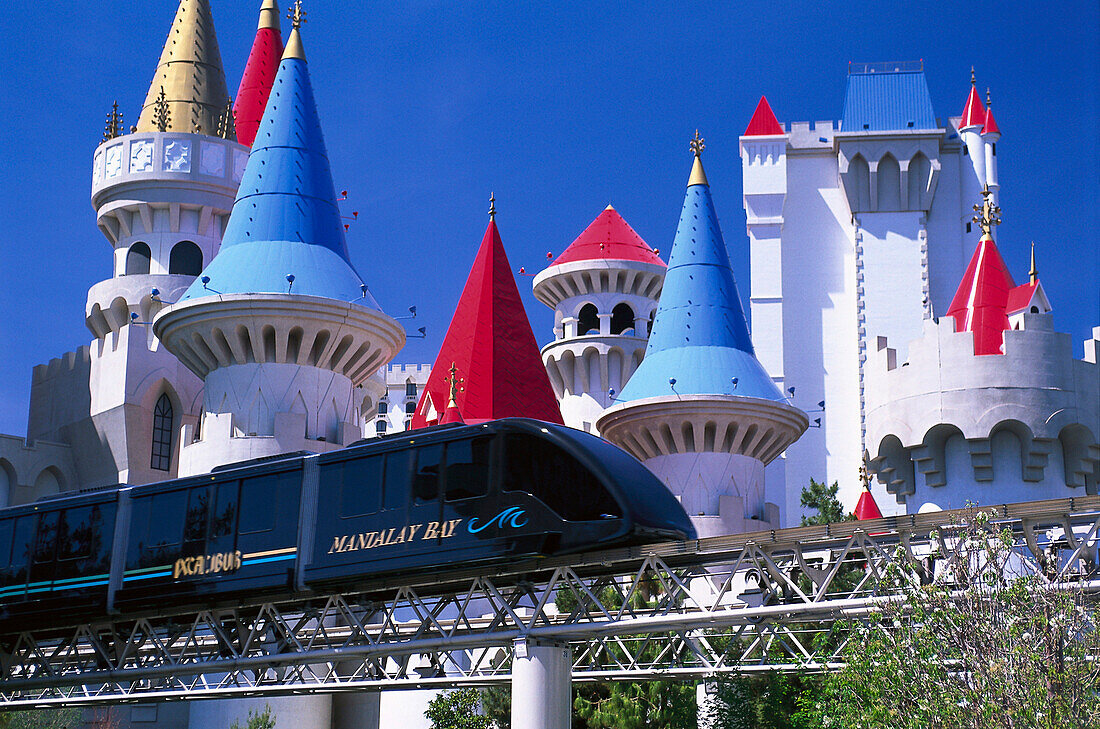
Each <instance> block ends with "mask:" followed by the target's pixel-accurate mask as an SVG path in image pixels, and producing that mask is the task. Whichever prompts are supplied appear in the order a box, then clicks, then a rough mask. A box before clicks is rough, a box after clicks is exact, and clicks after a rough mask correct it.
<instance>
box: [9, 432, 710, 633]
mask: <svg viewBox="0 0 1100 729" xmlns="http://www.w3.org/2000/svg"><path fill="white" fill-rule="evenodd" d="M694 537H695V530H694V529H693V527H692V525H691V521H690V520H689V519H688V517H687V514H685V513H684V510H683V508H682V507H681V506H680V504H679V502H678V501H676V499H675V498H674V497H673V496H672V495H671V493H669V491H668V490H667V489H666V488H665V486H664V485H663V484H662V483H661V482H660V481H659V480H658V479H657V478H656V477H655V476H654V475H653V474H652V473H650V472H649V471H648V470H647V469H646V468H645V467H644V466H643V465H642V464H641V463H639V462H638V461H637V460H636V459H634V458H633V457H632V456H630V455H629V454H627V453H626V452H624V451H622V450H620V449H618V448H616V447H615V446H613V445H611V444H610V443H607V442H606V441H604V440H601V439H600V438H597V437H595V436H592V435H589V434H587V433H583V432H580V431H577V430H573V429H570V428H565V427H562V426H557V425H551V424H548V423H542V422H539V421H535V420H526V419H520V418H509V419H505V420H497V421H492V422H489V423H484V424H480V425H468V426H465V425H463V426H440V427H435V428H428V429H425V430H420V431H414V432H408V433H403V434H401V435H399V436H396V435H395V436H391V437H388V438H382V439H376V440H370V441H362V442H361V443H359V444H356V445H353V446H350V447H348V448H345V449H343V450H339V451H334V452H331V453H326V454H322V455H315V454H305V453H300V454H288V455H286V456H279V457H274V458H270V459H259V460H258V461H256V462H248V463H246V464H240V465H235V466H230V467H225V468H221V469H217V470H215V472H213V473H210V474H205V475H202V476H195V477H191V478H182V479H177V480H174V481H167V482H164V483H157V484H149V485H147V486H138V487H123V488H120V489H117V490H113V489H112V490H105V491H100V492H96V493H91V494H82V495H78V496H72V497H55V498H51V499H49V500H44V501H40V502H37V503H34V504H28V505H25V506H18V507H13V508H9V509H4V510H2V511H0V634H11V633H13V632H17V631H20V630H26V629H41V628H49V627H62V626H66V625H72V624H74V623H76V622H84V621H94V620H96V619H103V618H106V617H107V616H108V615H118V614H138V613H142V612H148V611H150V610H158V611H159V610H171V608H172V607H173V606H175V607H180V608H185V607H188V606H195V605H215V604H232V602H233V601H236V600H240V599H242V598H244V597H247V598H248V599H250V600H251V599H255V598H256V597H257V596H265V597H266V596H270V597H272V598H275V597H280V596H291V595H294V594H303V593H308V592H309V591H312V590H334V589H338V590H348V591H353V590H355V589H356V586H357V585H358V584H360V583H362V582H364V581H365V580H367V579H374V578H377V577H380V576H386V575H390V574H402V575H408V574H410V573H421V574H424V573H432V572H446V571H449V570H454V569H455V568H456V567H460V566H472V565H477V564H492V563H494V562H511V561H514V560H515V559H517V558H525V557H534V556H540V555H542V556H548V555H554V554H565V553H570V552H578V551H582V550H589V549H595V548H606V547H611V546H621V545H629V544H641V543H646V542H652V541H659V540H676V539H692V538H694Z"/></svg>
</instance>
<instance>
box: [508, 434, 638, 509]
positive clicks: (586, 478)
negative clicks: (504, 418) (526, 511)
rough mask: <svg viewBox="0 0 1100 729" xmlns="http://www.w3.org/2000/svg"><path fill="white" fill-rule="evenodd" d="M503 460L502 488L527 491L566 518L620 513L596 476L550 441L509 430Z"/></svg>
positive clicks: (617, 506) (616, 504)
mask: <svg viewBox="0 0 1100 729" xmlns="http://www.w3.org/2000/svg"><path fill="white" fill-rule="evenodd" d="M504 461H505V464H504V490H505V491H526V492H527V493H529V494H531V495H533V496H535V497H536V498H538V499H539V500H540V501H542V502H543V503H544V504H546V505H547V506H549V507H550V508H551V509H553V510H554V511H555V512H557V514H558V515H559V516H561V517H562V518H563V519H565V520H566V521H595V520H598V519H614V518H618V517H620V516H622V510H621V509H620V508H619V505H618V503H616V502H615V499H614V498H612V496H611V494H610V493H608V491H607V489H606V488H604V486H603V484H601V483H600V481H599V479H598V478H596V476H595V475H593V474H592V473H591V472H589V471H588V469H586V468H585V467H584V466H583V465H582V464H581V463H580V462H578V461H577V459H576V458H574V457H572V456H570V455H569V454H568V453H566V452H565V451H564V450H562V449H561V448H559V447H558V446H556V445H554V444H553V443H548V442H547V441H545V440H542V439H541V438H536V437H535V436H533V435H528V434H526V433H509V434H507V435H506V436H505V446H504Z"/></svg>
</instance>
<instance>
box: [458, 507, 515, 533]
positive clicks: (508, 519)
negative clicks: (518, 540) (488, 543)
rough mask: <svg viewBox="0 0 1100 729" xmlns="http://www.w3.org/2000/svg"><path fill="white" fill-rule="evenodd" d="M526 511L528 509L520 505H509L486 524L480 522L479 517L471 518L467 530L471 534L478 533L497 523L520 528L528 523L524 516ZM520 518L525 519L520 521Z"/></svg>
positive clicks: (502, 525)
mask: <svg viewBox="0 0 1100 729" xmlns="http://www.w3.org/2000/svg"><path fill="white" fill-rule="evenodd" d="M526 513H527V512H526V511H524V510H523V509H521V508H520V507H518V506H509V507H508V508H507V509H505V510H504V511H502V512H500V513H499V514H497V515H496V516H494V517H493V518H492V519H490V520H489V521H487V522H485V523H484V524H478V523H477V521H478V520H477V517H474V518H473V519H470V522H469V523H468V524H467V525H466V531H468V532H470V534H477V533H478V532H482V531H485V530H486V529H488V528H489V527H491V526H492V525H493V524H496V525H497V526H499V527H500V528H501V529H503V528H505V527H512V528H514V529H519V528H520V527H522V526H525V525H526V524H527V518H526V517H524V514H526ZM520 519H523V521H520Z"/></svg>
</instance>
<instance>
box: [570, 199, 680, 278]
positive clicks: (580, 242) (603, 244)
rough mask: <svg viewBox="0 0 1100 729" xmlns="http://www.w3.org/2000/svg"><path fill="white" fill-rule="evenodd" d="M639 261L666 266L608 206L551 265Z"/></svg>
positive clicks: (616, 212)
mask: <svg viewBox="0 0 1100 729" xmlns="http://www.w3.org/2000/svg"><path fill="white" fill-rule="evenodd" d="M603 260H613V261H638V262H640V263H653V264H656V265H658V266H664V265H665V262H664V261H662V260H661V259H660V258H659V257H658V256H657V254H656V253H654V252H653V249H652V248H650V247H649V246H648V245H647V244H646V242H645V241H644V240H642V237H641V236H640V235H638V234H637V233H636V232H634V229H633V228H631V227H630V225H629V224H627V222H626V221H625V220H623V217H622V216H621V215H619V213H618V211H617V210H615V208H613V207H611V206H610V205H608V206H607V207H606V208H605V209H604V211H603V212H602V213H600V214H599V215H597V216H596V219H595V220H593V221H592V222H591V223H590V224H589V225H588V227H587V228H585V229H584V232H583V233H581V234H580V235H579V236H577V239H576V240H575V241H573V242H572V243H570V244H569V247H568V248H566V249H565V250H564V251H563V252H562V254H561V255H560V256H558V257H557V258H556V259H555V260H554V262H553V263H552V264H550V265H552V266H556V265H558V264H559V263H569V262H571V261H603Z"/></svg>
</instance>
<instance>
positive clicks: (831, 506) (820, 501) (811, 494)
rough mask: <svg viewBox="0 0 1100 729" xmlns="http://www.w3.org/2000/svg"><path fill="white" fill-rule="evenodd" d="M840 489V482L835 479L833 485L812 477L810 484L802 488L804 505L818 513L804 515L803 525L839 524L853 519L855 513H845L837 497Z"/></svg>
mask: <svg viewBox="0 0 1100 729" xmlns="http://www.w3.org/2000/svg"><path fill="white" fill-rule="evenodd" d="M839 490H840V484H839V483H837V482H836V481H833V485H832V486H826V485H825V484H824V483H819V482H817V481H814V480H813V479H812V478H811V479H810V485H809V486H804V487H803V488H802V499H801V500H802V506H803V507H805V508H807V509H813V510H814V511H816V512H817V513H816V514H811V515H810V516H806V515H805V514H803V515H802V526H810V525H813V524H837V523H839V522H842V521H851V520H852V519H855V515H854V514H852V513H850V512H848V513H845V511H844V506H843V504H841V503H840V499H838V498H837V497H836V494H837V491H839Z"/></svg>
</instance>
